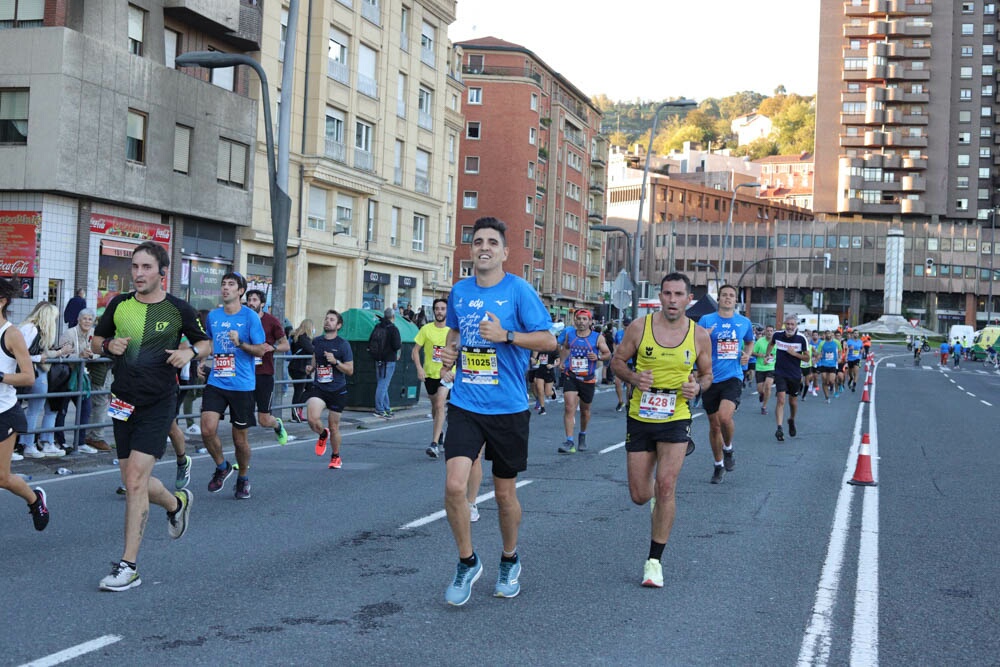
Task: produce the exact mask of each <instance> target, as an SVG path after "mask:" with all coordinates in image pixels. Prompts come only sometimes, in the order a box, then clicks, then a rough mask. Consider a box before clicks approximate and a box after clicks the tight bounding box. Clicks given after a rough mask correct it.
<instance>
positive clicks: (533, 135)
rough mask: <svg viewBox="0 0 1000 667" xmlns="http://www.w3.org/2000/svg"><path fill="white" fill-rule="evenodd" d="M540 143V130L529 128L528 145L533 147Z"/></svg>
mask: <svg viewBox="0 0 1000 667" xmlns="http://www.w3.org/2000/svg"><path fill="white" fill-rule="evenodd" d="M537 141H538V130H537V129H536V128H534V127H529V128H528V143H529V144H531V145H532V146H534V145H535V143H536V142H537Z"/></svg>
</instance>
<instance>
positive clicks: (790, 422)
mask: <svg viewBox="0 0 1000 667" xmlns="http://www.w3.org/2000/svg"><path fill="white" fill-rule="evenodd" d="M788 435H790V436H792V437H793V438H794V437H795V420H794V419H789V420H788Z"/></svg>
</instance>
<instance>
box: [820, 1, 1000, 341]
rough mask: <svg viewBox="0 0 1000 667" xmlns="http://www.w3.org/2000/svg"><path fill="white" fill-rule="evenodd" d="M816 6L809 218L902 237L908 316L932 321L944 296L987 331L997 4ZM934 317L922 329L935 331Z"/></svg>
mask: <svg viewBox="0 0 1000 667" xmlns="http://www.w3.org/2000/svg"><path fill="white" fill-rule="evenodd" d="M820 11H821V16H820V41H819V54H820V59H819V63H820V64H819V91H818V95H817V113H816V174H815V188H814V189H815V195H814V208H815V211H816V213H817V214H818V215H820V216H821V217H822V218H824V219H827V220H832V221H836V222H851V223H863V224H868V223H871V224H883V223H889V224H891V225H892V226H893V228H898V229H902V230H903V232H904V235H905V238H906V251H905V252H906V255H905V262H906V266H907V267H908V273H907V276H906V278H905V280H904V308H905V309H906V310H907V312H908V313H924V314H927V315H928V317H930V314H931V313H935V312H941V310H942V309H941V308H939V305H940V302H941V301H944V302H947V304H948V305H949V306H950V308H947V309H944V310H947V311H957V312H959V313H960V315H959V317H960V318H961V320H960V321H961V322H962V323H966V324H972V325H976V324H982V323H985V321H986V319H987V314H988V313H996V311H997V305H1000V304H998V303H997V297H996V295H994V291H997V290H994V286H993V283H994V282H996V281H998V279H1000V273H998V272H997V271H995V270H994V267H995V265H996V264H1000V263H998V262H996V258H995V255H996V253H997V252H998V249H1000V248H998V246H997V245H996V244H995V243H994V241H993V239H994V233H995V230H994V228H993V226H994V224H995V222H994V211H995V210H996V206H997V205H998V204H1000V201H998V198H997V195H996V192H995V191H996V182H997V165H998V164H1000V152H998V151H1000V133H997V132H996V131H995V124H996V123H997V119H998V118H1000V104H998V100H1000V96H998V92H997V76H996V67H997V51H996V47H997V36H996V30H997V5H996V3H994V2H983V1H981V0H974V1H973V0H968V1H966V0H963V1H955V2H929V1H928V0H848V1H846V2H845V1H844V0H822V1H821V5H820ZM971 244H974V247H973V245H971ZM970 248H971V251H970ZM973 251H974V252H973ZM970 252H973V254H972V255H970ZM908 294H909V295H910V296H909V298H908V296H907V295H908ZM862 297H864V295H862ZM988 299H992V300H993V303H992V304H987V300H988ZM905 314H907V313H904V315H905ZM944 315H945V317H946V318H951V317H955V316H954V315H952V314H951V312H947V313H945V314H944ZM941 319H942V318H938V319H927V320H925V322H924V323H925V324H926V325H928V326H930V327H931V328H938V330H943V329H942V327H943V326H944V322H943V321H939V320H941ZM952 323H954V322H952Z"/></svg>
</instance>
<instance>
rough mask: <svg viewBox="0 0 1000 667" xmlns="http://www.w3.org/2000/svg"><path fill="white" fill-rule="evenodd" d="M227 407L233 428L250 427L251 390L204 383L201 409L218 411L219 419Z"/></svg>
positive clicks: (251, 414) (251, 415)
mask: <svg viewBox="0 0 1000 667" xmlns="http://www.w3.org/2000/svg"><path fill="white" fill-rule="evenodd" d="M227 407H228V408H229V421H230V422H232V424H233V428H237V429H248V428H250V419H251V417H253V392H252V391H230V390H228V389H220V388H219V387H216V386H215V385H214V384H208V385H205V391H204V392H202V395H201V411H202V412H215V413H218V415H219V418H220V419H221V418H222V416H223V415H225V414H226V408H227Z"/></svg>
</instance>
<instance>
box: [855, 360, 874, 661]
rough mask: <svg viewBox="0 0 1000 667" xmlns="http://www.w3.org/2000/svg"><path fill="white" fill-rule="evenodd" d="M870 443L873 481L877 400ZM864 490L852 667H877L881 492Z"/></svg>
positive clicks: (870, 418)
mask: <svg viewBox="0 0 1000 667" xmlns="http://www.w3.org/2000/svg"><path fill="white" fill-rule="evenodd" d="M876 370H877V366H876ZM873 382H874V378H873ZM868 440H869V453H870V454H871V469H872V479H874V480H878V463H879V458H878V421H877V420H876V418H875V401H872V402H871V404H870V405H869V408H868ZM863 488H864V492H863V495H862V498H863V500H862V503H863V504H862V509H861V535H860V537H859V542H858V571H857V579H856V582H855V588H854V624H853V627H852V630H851V664H852V665H870V666H873V667H874V666H877V665H878V610H879V600H878V570H879V562H878V538H879V515H878V511H879V491H878V487H877V486H866V487H863Z"/></svg>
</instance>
